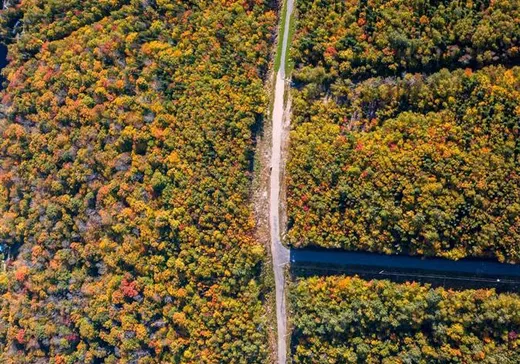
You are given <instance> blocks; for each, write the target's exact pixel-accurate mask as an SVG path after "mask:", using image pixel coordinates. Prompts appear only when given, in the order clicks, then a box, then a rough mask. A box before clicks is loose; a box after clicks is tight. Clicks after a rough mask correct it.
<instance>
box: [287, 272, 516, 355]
mask: <svg viewBox="0 0 520 364" xmlns="http://www.w3.org/2000/svg"><path fill="white" fill-rule="evenodd" d="M290 300H291V313H292V324H293V326H294V328H293V335H292V339H291V340H292V358H293V361H294V362H295V363H387V364H389V363H475V362H486V363H518V362H519V361H520V350H519V348H520V336H519V332H520V314H519V312H520V297H519V296H518V294H512V293H500V294H498V293H496V292H495V291H494V290H492V289H491V290H489V289H480V290H465V291H460V292H459V291H452V290H449V289H444V288H435V289H434V288H431V287H430V286H429V285H421V284H419V283H406V284H397V283H392V282H390V281H385V280H372V281H367V280H363V279H360V278H358V277H347V276H336V277H328V278H323V277H311V278H307V279H299V280H297V281H296V282H295V283H293V284H292V286H291V287H290Z"/></svg>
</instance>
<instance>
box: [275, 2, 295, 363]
mask: <svg viewBox="0 0 520 364" xmlns="http://www.w3.org/2000/svg"><path fill="white" fill-rule="evenodd" d="M293 4H294V0H287V1H286V7H287V15H286V17H285V27H284V34H283V35H282V36H283V38H282V42H283V43H282V54H281V57H280V68H279V70H278V73H277V74H276V85H275V94H274V106H273V117H272V119H273V120H272V123H273V126H272V134H273V140H272V147H271V148H272V149H271V180H270V198H269V225H270V230H271V255H272V257H273V270H274V279H275V289H276V322H277V338H278V345H277V350H278V356H277V357H278V364H285V363H286V361H287V340H286V339H287V311H286V305H285V292H284V290H285V273H284V267H285V265H286V264H288V263H289V250H288V249H287V248H285V247H284V246H283V245H282V243H281V241H280V184H281V181H280V170H281V162H282V158H281V154H282V135H283V116H284V93H285V63H286V50H287V42H288V38H289V27H290V19H291V14H292V11H293ZM279 36H280V35H279Z"/></svg>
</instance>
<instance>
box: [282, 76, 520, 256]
mask: <svg viewBox="0 0 520 364" xmlns="http://www.w3.org/2000/svg"><path fill="white" fill-rule="evenodd" d="M519 86H520V68H516V67H515V68H513V69H511V70H506V69H504V68H503V67H491V68H486V69H483V70H482V71H478V72H476V73H471V72H464V71H455V72H452V73H450V72H448V71H442V72H440V73H438V74H434V75H432V76H430V77H423V76H420V75H413V76H412V75H410V77H407V78H405V79H400V80H397V81H396V80H392V81H388V82H385V80H384V79H370V80H368V81H366V82H364V83H361V84H357V85H352V86H351V88H349V89H348V90H347V94H348V96H347V98H348V101H346V102H345V103H344V104H341V105H335V106H331V107H329V106H328V104H327V103H326V102H325V101H323V102H322V101H317V102H316V103H314V104H313V105H312V108H311V111H310V112H309V113H310V114H311V115H310V120H311V121H310V122H304V121H303V120H305V119H306V117H304V116H303V117H302V115H301V114H299V113H298V115H300V117H301V120H302V122H301V124H299V125H297V128H296V130H295V131H294V132H293V133H292V135H291V138H292V139H291V143H292V146H293V149H292V150H291V160H290V162H289V165H288V168H289V171H290V172H291V173H290V174H289V177H288V179H287V180H288V183H289V186H291V189H290V190H289V196H288V199H289V200H288V203H289V206H290V210H289V213H290V215H289V219H290V220H289V221H290V224H291V230H290V232H289V236H288V240H289V241H290V242H291V243H293V244H294V245H297V246H300V245H308V244H315V245H321V246H326V247H344V248H348V249H354V250H355V249H361V250H369V251H382V252H386V253H395V252H398V253H412V254H427V255H442V256H446V257H449V258H454V259H456V258H461V257H464V256H468V255H469V256H496V257H497V258H499V259H500V260H506V261H519V260H520V250H519V242H520V189H519V186H520V174H519V163H520V157H519V155H520V141H519V140H520V139H519V138H518V134H519V131H520V129H519V125H520V113H519V110H520V102H519V100H520V93H519V90H520V87H519ZM298 96H299V95H298ZM296 108H299V106H296ZM297 110H299V109H297ZM404 110H408V111H404ZM342 115H348V116H350V117H349V118H345V119H343V118H342V117H341V116H342ZM352 115H356V117H355V118H352Z"/></svg>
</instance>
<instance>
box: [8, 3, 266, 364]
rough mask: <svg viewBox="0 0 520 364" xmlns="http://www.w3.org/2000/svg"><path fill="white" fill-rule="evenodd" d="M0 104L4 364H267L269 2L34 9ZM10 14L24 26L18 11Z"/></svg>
mask: <svg viewBox="0 0 520 364" xmlns="http://www.w3.org/2000/svg"><path fill="white" fill-rule="evenodd" d="M6 12H9V17H10V18H12V17H13V16H15V17H19V20H21V21H22V22H23V24H24V27H25V28H24V33H23V34H22V35H20V36H19V37H18V38H17V39H16V38H15V39H12V40H11V41H12V42H13V43H11V44H10V46H9V51H10V56H11V58H12V61H11V63H10V65H9V66H8V68H6V70H5V71H4V74H5V75H6V77H7V80H8V81H7V88H6V89H5V90H4V91H3V92H2V94H1V95H0V96H1V97H2V104H3V105H4V109H3V114H2V118H1V119H0V135H1V136H2V138H1V140H0V161H1V162H0V243H1V244H2V246H1V248H2V252H3V253H4V255H5V256H6V258H8V259H7V260H6V262H5V268H6V269H5V271H4V270H2V271H1V272H0V361H1V362H3V363H21V362H27V363H36V362H50V363H56V364H61V363H101V362H106V363H125V362H126V363H167V362H189V363H194V362H196V363H233V362H236V363H238V362H250V363H252V362H265V360H266V357H267V352H268V343H267V335H266V322H265V315H264V310H263V302H262V297H263V295H264V293H265V287H264V286H263V281H262V277H261V270H262V264H263V259H264V256H265V251H264V248H263V246H262V245H261V244H260V243H259V242H258V241H257V240H256V239H255V238H254V219H253V216H252V209H251V206H250V202H249V193H250V191H249V190H250V182H251V173H250V169H251V163H252V161H251V155H252V151H253V147H254V138H255V135H254V133H253V131H254V130H256V129H257V124H258V123H259V120H260V118H261V114H262V113H263V112H264V110H265V107H266V95H265V92H264V86H263V77H264V76H265V75H264V73H265V69H266V67H267V62H268V60H267V59H266V57H267V55H268V54H269V48H270V43H269V40H270V39H271V34H272V32H273V31H274V24H275V22H276V14H275V12H274V11H273V10H272V9H271V8H270V5H269V4H268V3H267V2H265V1H261V0H260V1H258V0H257V1H233V0H232V1H181V0H178V1H165V0H129V1H116V0H114V1H54V0H53V1H43V0H38V1H36V0H34V1H23V2H22V3H21V4H19V5H18V6H17V7H16V11H13V10H12V9H8V10H6V11H5V12H4V14H6ZM13 14H14V15H13Z"/></svg>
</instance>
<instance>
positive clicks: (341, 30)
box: [292, 0, 520, 82]
mask: <svg viewBox="0 0 520 364" xmlns="http://www.w3.org/2000/svg"><path fill="white" fill-rule="evenodd" d="M297 7H298V29H297V32H296V35H295V37H294V42H293V43H294V47H293V52H292V55H293V58H294V61H295V62H296V64H300V65H303V67H301V69H300V70H299V71H298V72H297V73H296V76H297V78H298V77H312V76H313V75H314V76H315V75H316V72H317V71H318V68H319V69H321V70H322V71H323V73H324V77H325V79H327V80H328V81H330V82H333V81H334V78H335V77H338V76H339V77H349V78H351V77H355V78H360V77H367V76H370V75H376V74H378V75H380V74H389V75H390V74H397V73H398V72H402V71H405V72H411V71H424V70H434V69H438V68H439V67H442V66H449V67H464V66H468V65H472V66H481V65H484V64H490V63H497V62H510V61H513V60H516V59H518V57H519V56H520V54H519V51H520V48H519V46H520V38H519V36H520V23H519V22H518V17H519V16H520V3H519V2H518V1H517V0H496V1H492V0H457V1H453V0H439V1H429V0H347V1H345V0H301V1H297Z"/></svg>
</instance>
